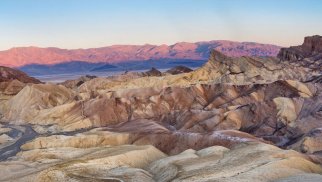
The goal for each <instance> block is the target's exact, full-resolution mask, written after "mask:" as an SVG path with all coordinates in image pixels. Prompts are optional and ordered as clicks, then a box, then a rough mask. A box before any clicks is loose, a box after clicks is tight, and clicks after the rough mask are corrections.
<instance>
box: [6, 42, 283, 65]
mask: <svg viewBox="0 0 322 182" xmlns="http://www.w3.org/2000/svg"><path fill="white" fill-rule="evenodd" d="M212 49H215V50H217V51H220V52H222V53H224V54H226V55H228V56H233V57H238V56H276V55H277V53H278V51H279V50H280V47H279V46H276V45H270V44H259V43H252V42H232V41H223V40H219V41H208V42H196V43H187V42H180V43H176V44H174V45H150V44H145V45H113V46H108V47H102V48H90V49H70V50H68V49H60V48H54V47H50V48H39V47H17V48H12V49H9V50H5V51H0V65H5V66H10V67H19V66H24V65H28V64H34V63H36V64H57V63H63V62H68V61H74V60H79V61H86V62H106V63H119V62H126V61H132V60H151V59H154V60H158V59H191V60H206V59H207V58H208V57H209V54H210V51H211V50H212Z"/></svg>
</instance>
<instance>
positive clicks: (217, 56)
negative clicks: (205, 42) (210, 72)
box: [209, 50, 230, 62]
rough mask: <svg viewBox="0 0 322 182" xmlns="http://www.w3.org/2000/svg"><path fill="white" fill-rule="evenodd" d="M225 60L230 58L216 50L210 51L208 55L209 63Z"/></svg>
mask: <svg viewBox="0 0 322 182" xmlns="http://www.w3.org/2000/svg"><path fill="white" fill-rule="evenodd" d="M227 58H230V57H228V56H226V55H225V54H223V53H221V52H219V51H217V50H212V51H211V53H210V58H209V62H214V61H222V60H226V59H227Z"/></svg>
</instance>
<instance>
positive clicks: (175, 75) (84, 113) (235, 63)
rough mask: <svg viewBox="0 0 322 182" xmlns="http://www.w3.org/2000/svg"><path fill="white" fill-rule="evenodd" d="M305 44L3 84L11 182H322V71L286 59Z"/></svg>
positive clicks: (0, 135)
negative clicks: (194, 64) (200, 61)
mask: <svg viewBox="0 0 322 182" xmlns="http://www.w3.org/2000/svg"><path fill="white" fill-rule="evenodd" d="M318 40H319V37H317V36H314V37H308V38H306V39H305V43H304V44H303V45H302V46H300V47H297V48H296V49H299V50H300V51H299V52H297V54H299V55H301V56H302V57H301V59H303V60H307V58H308V59H310V60H311V56H312V54H320V53H321V51H320V49H319V47H318V45H317V44H318V43H319V41H318ZM187 46H188V45H187ZM312 46H313V47H314V48H312ZM310 47H311V48H310ZM181 48H182V47H180V46H179V45H178V46H177V47H176V49H178V50H179V49H181ZM309 48H310V49H309ZM293 49H295V48H294V47H291V48H289V49H283V50H281V52H280V54H279V55H280V56H279V58H273V57H269V58H268V57H265V58H263V57H230V56H226V55H224V54H222V53H220V52H217V51H213V52H212V54H211V56H210V58H209V60H208V62H207V63H206V64H205V65H203V66H202V67H200V68H198V69H196V70H187V69H185V68H175V69H173V70H172V71H169V72H166V73H161V72H160V71H159V70H156V69H151V70H149V71H147V72H142V73H138V72H129V73H124V74H122V75H116V76H111V77H106V78H95V77H91V76H86V77H82V78H79V79H77V80H70V81H66V82H64V83H61V84H32V83H29V82H28V83H25V82H23V81H18V80H19V79H17V80H13V81H10V82H7V81H3V82H0V88H1V89H2V90H3V93H6V94H7V96H6V99H3V100H1V101H0V103H1V106H0V114H1V117H0V118H1V125H0V160H1V161H2V162H0V168H1V170H0V171H1V172H0V173H2V174H1V175H0V179H1V180H7V181H100V180H101V181H102V180H112V181H113V180H114V181H292V180H294V181H296V180H298V181H299V180H301V179H303V180H304V179H307V180H313V181H314V180H315V181H316V180H317V181H319V180H320V179H321V176H320V174H321V173H322V171H321V164H322V155H321V154H322V148H321V144H322V135H321V133H322V132H321V131H322V130H321V128H322V122H321V121H322V95H321V94H322V92H321V90H322V81H321V80H322V76H321V74H320V72H319V69H318V67H312V66H308V65H306V64H303V65H302V64H298V62H301V61H300V60H297V61H295V60H293V58H291V57H292V56H291V55H289V56H285V57H283V56H281V55H287V54H291V53H289V50H293ZM283 51H284V52H283ZM285 51H286V52H285ZM292 54H293V53H292ZM295 57H299V56H295ZM311 61H312V60H311ZM318 61H319V60H317V62H318ZM304 62H305V61H304ZM314 64H315V63H314ZM310 65H312V64H310ZM179 72H183V73H179ZM4 174H6V175H4Z"/></svg>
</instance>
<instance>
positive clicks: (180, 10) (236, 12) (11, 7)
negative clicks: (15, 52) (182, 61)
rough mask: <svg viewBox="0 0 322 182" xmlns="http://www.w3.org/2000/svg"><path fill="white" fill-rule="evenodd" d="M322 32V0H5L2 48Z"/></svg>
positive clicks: (294, 39)
mask: <svg viewBox="0 0 322 182" xmlns="http://www.w3.org/2000/svg"><path fill="white" fill-rule="evenodd" d="M313 34H320V35H322V1H321V0H86V1H85V0H0V50H4V49H8V48H11V47H19V46H40V47H61V48H89V47H102V46H108V45H113V44H144V43H150V44H173V43H175V42H179V41H187V42H196V41H203V40H205V41H207V40H223V39H225V40H235V41H254V42H261V43H272V44H278V45H282V46H289V45H297V44H300V43H301V42H302V41H303V37H304V36H306V35H313Z"/></svg>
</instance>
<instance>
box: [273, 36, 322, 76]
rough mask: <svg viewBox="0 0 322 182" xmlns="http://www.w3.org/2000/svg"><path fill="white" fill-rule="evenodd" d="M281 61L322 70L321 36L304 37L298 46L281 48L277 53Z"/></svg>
mask: <svg viewBox="0 0 322 182" xmlns="http://www.w3.org/2000/svg"><path fill="white" fill-rule="evenodd" d="M277 56H278V58H280V59H281V60H282V61H286V62H289V63H292V64H295V65H298V66H303V67H306V68H310V69H312V70H314V71H320V72H321V71H322V36H319V35H315V36H311V37H305V39H304V43H303V44H302V45H300V46H291V47H290V48H282V49H281V51H280V52H279V54H278V55H277Z"/></svg>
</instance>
